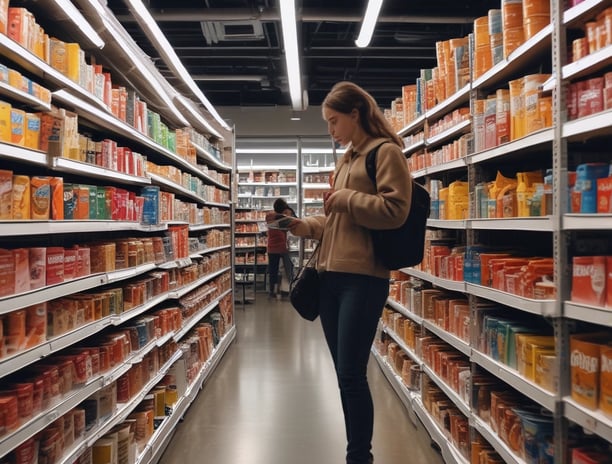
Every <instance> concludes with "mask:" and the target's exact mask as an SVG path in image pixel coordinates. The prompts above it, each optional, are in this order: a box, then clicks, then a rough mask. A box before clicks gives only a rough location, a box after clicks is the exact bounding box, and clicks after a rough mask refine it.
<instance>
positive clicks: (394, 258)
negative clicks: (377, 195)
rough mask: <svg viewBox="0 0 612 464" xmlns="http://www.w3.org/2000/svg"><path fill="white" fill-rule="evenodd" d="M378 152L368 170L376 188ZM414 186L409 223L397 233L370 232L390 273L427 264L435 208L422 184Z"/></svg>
mask: <svg viewBox="0 0 612 464" xmlns="http://www.w3.org/2000/svg"><path fill="white" fill-rule="evenodd" d="M379 147H380V145H379V146H378V147H376V148H374V149H373V150H372V151H370V153H368V154H367V156H366V170H367V171H368V176H369V177H370V179H371V180H372V182H373V183H374V187H375V188H376V155H377V154H378V148H379ZM411 182H412V201H411V203H410V212H409V213H408V218H406V222H404V224H403V225H401V226H400V227H399V228H397V229H385V230H373V229H372V230H370V232H371V233H372V243H373V244H374V252H375V253H376V256H378V257H379V258H380V260H381V261H382V262H383V264H384V265H385V266H387V267H388V268H389V269H391V270H393V269H401V268H403V267H409V266H416V265H417V264H419V263H420V262H421V261H423V252H424V248H425V229H426V226H427V218H428V217H429V209H430V206H431V203H430V198H429V192H428V191H427V190H426V189H425V187H423V186H422V185H421V184H419V183H417V182H415V181H414V180H411Z"/></svg>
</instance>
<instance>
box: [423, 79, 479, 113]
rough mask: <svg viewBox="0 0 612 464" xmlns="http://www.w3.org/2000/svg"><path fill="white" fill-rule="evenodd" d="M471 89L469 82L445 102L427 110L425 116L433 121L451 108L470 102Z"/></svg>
mask: <svg viewBox="0 0 612 464" xmlns="http://www.w3.org/2000/svg"><path fill="white" fill-rule="evenodd" d="M470 90H471V87H470V84H467V85H466V86H465V87H463V88H462V89H459V90H458V91H457V92H455V94H454V95H451V96H450V97H449V98H447V99H446V100H444V101H443V102H441V103H439V104H437V105H436V106H434V107H433V108H432V109H430V110H428V111H426V112H425V118H426V119H427V120H428V121H433V120H434V119H436V118H440V117H441V116H444V115H445V114H448V113H449V112H450V111H451V110H453V109H455V108H457V107H459V106H461V105H462V104H464V103H468V101H469V99H470Z"/></svg>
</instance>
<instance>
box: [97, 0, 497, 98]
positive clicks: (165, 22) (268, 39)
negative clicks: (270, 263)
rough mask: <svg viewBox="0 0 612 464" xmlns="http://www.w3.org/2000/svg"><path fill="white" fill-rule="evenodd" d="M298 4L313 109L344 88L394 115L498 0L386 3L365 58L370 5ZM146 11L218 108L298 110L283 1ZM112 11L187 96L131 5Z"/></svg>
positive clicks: (159, 3) (204, 3)
mask: <svg viewBox="0 0 612 464" xmlns="http://www.w3.org/2000/svg"><path fill="white" fill-rule="evenodd" d="M296 1H297V3H296V10H297V16H298V36H299V42H300V43H299V49H300V51H301V65H300V66H301V70H302V76H303V81H302V82H303V87H304V89H306V90H307V92H308V102H309V103H308V104H309V105H310V106H319V105H320V104H321V101H322V100H323V98H324V97H325V95H326V94H327V92H328V91H329V89H330V88H331V86H332V85H333V84H334V83H335V82H338V81H340V80H351V81H353V82H356V83H357V84H360V85H362V86H363V87H365V88H366V89H367V90H368V91H370V92H371V93H372V95H373V96H374V97H375V98H376V99H377V101H378V103H379V105H380V106H382V107H389V106H390V103H391V101H392V100H393V99H394V98H396V97H398V96H400V95H401V86H402V85H403V84H408V83H414V82H415V80H416V78H417V77H418V75H419V70H420V69H422V68H432V67H434V66H435V65H436V61H435V42H436V41H438V40H446V39H450V38H455V37H464V36H465V35H467V34H468V33H470V32H471V31H472V22H473V20H474V18H476V17H478V16H483V15H486V12H487V10H488V9H489V8H492V6H491V2H490V1H489V0H471V1H469V2H458V1H457V0H433V1H420V2H416V1H408V0H387V1H386V2H385V3H384V4H383V7H382V10H381V12H380V16H379V21H378V23H377V26H376V29H375V31H374V37H373V39H372V41H371V43H370V46H369V47H367V48H365V49H360V48H357V47H356V45H355V39H356V38H357V35H358V33H359V28H360V23H361V18H362V17H363V14H364V11H365V6H366V3H367V2H366V0H296ZM144 3H145V5H147V7H148V8H149V11H150V12H151V14H152V15H153V17H154V18H155V19H156V21H157V22H158V24H159V26H160V28H161V29H162V31H163V32H164V33H165V35H166V37H167V38H168V40H169V42H170V44H171V45H172V46H173V48H174V50H175V52H176V53H177V55H178V56H179V57H180V59H181V60H182V62H183V64H184V66H185V67H186V68H187V70H188V71H189V72H190V74H191V75H192V76H193V78H194V80H195V81H196V82H197V84H198V85H199V86H200V88H201V89H202V91H203V92H204V94H205V95H206V96H207V97H208V99H209V100H210V101H211V103H212V104H213V105H214V106H216V107H222V106H243V107H244V106H290V104H291V103H290V98H289V89H288V84H287V78H286V74H287V73H286V67H285V59H284V55H283V44H282V31H281V23H280V14H279V6H278V4H279V0H148V1H147V0H144ZM497 3H499V2H497ZM108 6H109V7H110V9H111V10H112V11H113V12H114V13H115V15H116V16H117V18H118V19H119V21H120V22H121V23H122V24H123V25H124V27H125V28H126V30H127V31H128V32H129V33H130V34H131V35H132V37H133V38H134V39H135V41H136V42H137V43H138V44H139V45H140V47H141V48H142V49H143V50H144V51H145V53H147V54H148V55H149V56H150V57H151V58H152V59H153V60H154V61H155V63H156V65H157V66H158V68H159V69H160V71H161V72H162V74H163V75H164V76H166V77H167V78H168V80H169V81H170V84H172V85H173V86H176V87H177V88H178V89H179V90H181V91H182V90H184V89H183V88H182V85H184V84H181V82H180V80H178V79H176V78H175V77H174V76H173V75H172V73H171V72H170V70H169V68H168V67H167V66H166V65H165V63H164V62H163V61H162V60H161V59H160V58H159V54H158V53H157V51H156V50H155V49H154V48H153V46H152V45H151V44H150V42H149V41H148V40H147V38H146V35H145V34H144V33H143V31H142V30H141V29H140V27H139V26H138V23H137V22H136V21H135V20H134V18H133V17H132V16H131V14H130V11H129V9H128V8H127V6H126V3H125V2H124V0H108ZM185 91H186V89H185Z"/></svg>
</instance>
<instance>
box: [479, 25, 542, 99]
mask: <svg viewBox="0 0 612 464" xmlns="http://www.w3.org/2000/svg"><path fill="white" fill-rule="evenodd" d="M551 39H552V24H548V25H547V26H546V27H544V28H543V29H542V30H540V31H539V32H538V33H537V34H535V35H534V36H533V37H531V38H530V39H529V40H526V41H525V42H523V43H522V44H521V45H520V46H519V47H517V48H516V50H514V51H513V52H512V53H511V54H510V56H509V57H508V58H507V59H504V60H502V61H501V62H500V63H498V64H496V65H495V66H493V67H492V68H491V69H489V70H488V71H487V72H486V73H484V74H483V75H482V76H480V77H479V78H478V79H476V80H475V81H474V83H473V85H472V88H473V89H487V88H488V87H491V86H493V85H495V84H496V83H498V82H504V81H505V82H507V81H508V80H509V79H511V78H512V76H513V75H515V74H516V73H517V72H518V71H520V70H522V69H524V68H525V66H526V64H528V63H532V62H534V61H535V60H537V59H538V58H539V56H540V55H541V54H543V53H545V52H546V51H547V50H548V49H549V48H550V44H551Z"/></svg>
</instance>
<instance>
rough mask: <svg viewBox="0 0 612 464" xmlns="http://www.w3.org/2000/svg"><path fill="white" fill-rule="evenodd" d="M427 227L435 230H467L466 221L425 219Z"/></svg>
mask: <svg viewBox="0 0 612 464" xmlns="http://www.w3.org/2000/svg"><path fill="white" fill-rule="evenodd" d="M427 227H435V228H436V229H459V230H463V229H466V228H467V220H466V219H458V220H452V219H432V218H429V219H427Z"/></svg>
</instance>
